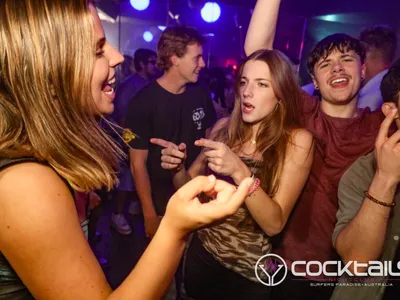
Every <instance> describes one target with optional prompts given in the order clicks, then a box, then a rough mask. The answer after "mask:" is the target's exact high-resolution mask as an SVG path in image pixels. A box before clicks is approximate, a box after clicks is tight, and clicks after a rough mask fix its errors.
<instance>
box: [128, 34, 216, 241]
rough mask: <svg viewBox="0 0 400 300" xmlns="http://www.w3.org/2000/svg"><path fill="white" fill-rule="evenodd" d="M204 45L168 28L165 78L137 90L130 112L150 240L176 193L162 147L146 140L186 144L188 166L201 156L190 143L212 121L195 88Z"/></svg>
mask: <svg viewBox="0 0 400 300" xmlns="http://www.w3.org/2000/svg"><path fill="white" fill-rule="evenodd" d="M204 42H205V40H204V37H203V36H202V35H201V34H200V33H199V32H198V31H197V30H195V29H194V28H190V27H185V26H176V27H168V28H166V29H165V30H164V32H163V34H162V35H161V37H160V40H159V42H158V45H157V55H158V66H159V68H160V69H161V70H164V74H163V76H161V77H160V78H159V79H158V80H157V81H155V82H153V83H151V84H149V85H148V86H147V87H145V88H144V89H143V90H141V91H140V92H139V93H138V94H137V95H136V96H135V97H134V99H133V100H132V101H131V104H130V106H129V108H128V114H127V118H126V126H125V127H127V128H129V129H130V130H131V131H132V133H133V134H134V135H136V137H135V138H131V139H130V141H129V139H128V141H129V145H130V147H131V149H130V151H129V152H130V153H129V155H130V159H131V169H132V174H133V177H134V181H135V186H136V190H137V194H138V197H139V200H140V202H141V204H142V209H143V215H144V220H145V230H146V235H147V236H148V237H152V236H153V235H154V234H155V232H156V230H157V228H158V225H159V217H160V216H163V215H164V213H165V208H166V205H167V202H168V199H169V198H170V197H171V196H172V194H173V192H174V187H173V184H172V174H170V172H168V171H166V170H164V169H162V168H161V165H160V157H161V147H159V146H155V145H152V144H150V138H162V139H165V140H168V141H172V142H176V143H178V142H179V143H181V142H182V143H185V144H186V145H187V147H188V148H190V149H188V151H187V152H188V153H189V155H190V157H188V159H187V164H188V165H190V164H191V163H192V162H193V160H194V159H195V158H196V156H197V154H198V153H199V151H200V149H198V148H197V147H194V141H195V140H197V139H199V138H202V137H205V136H206V131H207V129H210V128H211V127H212V125H213V124H214V122H215V121H216V113H215V110H214V107H213V104H212V101H211V98H210V93H209V91H208V89H207V88H206V87H204V86H202V85H200V84H198V83H197V81H198V77H199V72H200V70H201V69H203V68H204V66H205V64H204V60H203V58H202V54H203V49H202V45H203V44H204ZM130 136H132V137H133V135H130Z"/></svg>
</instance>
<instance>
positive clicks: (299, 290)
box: [272, 270, 355, 300]
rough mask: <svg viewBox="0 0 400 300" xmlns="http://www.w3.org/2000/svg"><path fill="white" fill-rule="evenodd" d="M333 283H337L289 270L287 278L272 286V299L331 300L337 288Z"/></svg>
mask: <svg viewBox="0 0 400 300" xmlns="http://www.w3.org/2000/svg"><path fill="white" fill-rule="evenodd" d="M331 283H332V284H333V285H334V284H335V282H317V281H311V280H308V279H307V278H304V277H295V276H293V274H292V273H291V272H290V271H289V270H288V274H287V277H286V279H285V280H284V281H283V282H282V283H281V284H279V285H277V286H274V287H273V288H272V300H329V299H330V298H331V295H332V293H333V290H334V288H335V286H330V284H331ZM343 300H347V299H343ZM349 300H351V299H349ZM353 300H355V299H353Z"/></svg>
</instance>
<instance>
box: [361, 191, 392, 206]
mask: <svg viewBox="0 0 400 300" xmlns="http://www.w3.org/2000/svg"><path fill="white" fill-rule="evenodd" d="M364 196H365V197H366V198H368V199H369V200H371V201H372V202H374V203H376V204H379V205H381V206H385V207H394V206H395V205H396V202H394V201H393V202H392V203H387V202H383V201H380V200H378V199H376V198H374V197H372V196H371V195H370V194H369V193H368V191H365V192H364Z"/></svg>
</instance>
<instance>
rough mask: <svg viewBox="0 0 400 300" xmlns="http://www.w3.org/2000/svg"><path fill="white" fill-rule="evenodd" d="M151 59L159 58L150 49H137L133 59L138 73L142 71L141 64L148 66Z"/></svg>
mask: <svg viewBox="0 0 400 300" xmlns="http://www.w3.org/2000/svg"><path fill="white" fill-rule="evenodd" d="M151 57H157V54H156V53H155V52H154V51H153V50H150V49H137V50H136V51H135V55H134V58H133V63H134V65H135V70H136V72H140V71H142V66H141V65H140V63H143V64H144V65H147V64H148V63H149V59H150V58H151Z"/></svg>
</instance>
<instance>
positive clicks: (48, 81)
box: [0, 0, 118, 192]
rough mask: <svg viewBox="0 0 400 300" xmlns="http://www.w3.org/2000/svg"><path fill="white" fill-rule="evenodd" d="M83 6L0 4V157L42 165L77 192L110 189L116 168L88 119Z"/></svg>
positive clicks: (91, 50) (53, 0) (106, 141)
mask: <svg viewBox="0 0 400 300" xmlns="http://www.w3.org/2000/svg"><path fill="white" fill-rule="evenodd" d="M38 2H39V3H38ZM88 6H89V4H88V2H87V0H70V1H62V0H42V1H37V0H18V1H15V0H3V1H0V20H1V22H0V39H1V42H0V157H22V156H34V157H36V158H38V159H40V160H43V161H46V162H48V163H49V164H50V165H51V166H52V167H53V168H54V169H55V171H56V172H57V173H59V174H60V175H61V176H62V177H64V178H65V179H66V180H67V181H68V182H69V183H70V185H71V186H72V187H73V188H74V189H75V190H78V191H83V192H87V191H90V190H92V189H96V188H101V187H107V188H111V187H112V186H113V185H114V183H115V182H116V174H115V171H114V170H115V169H116V168H117V165H118V157H117V156H118V155H117V153H118V149H117V146H115V144H114V143H113V142H112V141H111V139H110V138H108V136H107V135H106V134H105V133H104V132H103V130H102V129H101V128H100V127H99V125H98V123H97V121H96V120H95V117H94V114H93V112H94V110H95V108H94V106H95V104H94V100H93V98H92V95H91V89H90V82H91V76H92V72H93V67H94V63H95V59H96V54H95V53H96V37H95V32H94V22H93V17H92V16H91V14H90V12H89V7H88Z"/></svg>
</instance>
